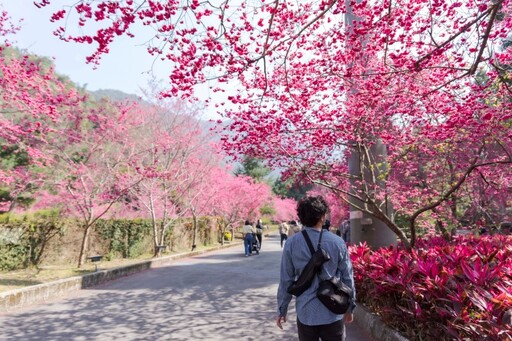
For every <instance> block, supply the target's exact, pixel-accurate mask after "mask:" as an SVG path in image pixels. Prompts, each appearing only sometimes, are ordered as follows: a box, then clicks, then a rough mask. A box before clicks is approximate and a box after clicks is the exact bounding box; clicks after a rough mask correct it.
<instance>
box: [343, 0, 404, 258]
mask: <svg viewBox="0 0 512 341" xmlns="http://www.w3.org/2000/svg"><path fill="white" fill-rule="evenodd" d="M350 2H351V1H350V0H345V5H346V8H347V11H346V14H345V29H346V31H347V32H350V31H351V30H352V28H353V26H354V21H357V17H355V16H354V14H353V13H352V8H351V5H350ZM356 2H357V3H359V2H361V0H356ZM361 39H365V37H361ZM363 44H364V42H363ZM352 92H353V91H352ZM349 145H350V146H351V148H352V150H351V154H350V157H349V159H348V168H349V174H350V193H351V194H354V195H356V196H360V195H362V188H361V187H362V186H361V181H363V182H369V183H373V182H374V181H373V180H372V179H374V178H377V179H378V178H379V177H378V175H379V173H381V172H382V169H379V167H381V168H382V167H387V163H386V158H387V149H386V146H385V145H384V144H383V143H382V141H381V140H380V139H378V138H377V139H376V140H375V141H374V143H373V144H372V145H371V146H369V148H368V149H369V153H368V154H369V156H370V158H369V159H368V158H367V157H366V155H361V150H360V149H359V148H358V146H357V145H356V143H355V142H352V143H349ZM372 172H373V173H372ZM379 185H380V186H385V183H384V182H383V181H380V182H379ZM363 195H364V194H363ZM349 203H350V235H351V237H350V241H351V243H356V244H357V243H360V242H366V243H367V244H368V245H369V246H370V247H371V248H374V249H375V248H379V247H383V246H389V245H394V244H396V243H397V236H396V234H395V233H394V232H393V231H391V230H390V229H389V228H388V227H387V226H386V224H384V223H383V222H382V221H380V220H378V219H377V218H375V217H373V216H371V215H370V214H368V213H366V212H363V211H361V210H360V209H359V208H358V207H363V208H364V207H365V204H364V203H363V202H362V201H361V200H358V199H356V198H355V197H353V196H349ZM383 207H384V209H383V211H384V213H385V214H386V215H387V216H388V217H391V216H392V213H393V208H392V207H391V205H386V206H383Z"/></svg>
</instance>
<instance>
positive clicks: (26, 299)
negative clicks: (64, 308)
mask: <svg viewBox="0 0 512 341" xmlns="http://www.w3.org/2000/svg"><path fill="white" fill-rule="evenodd" d="M240 245H242V243H241V242H235V243H230V244H226V245H219V246H214V247H210V248H207V249H204V250H197V251H192V252H183V253H178V254H174V255H170V256H165V257H160V258H155V259H151V260H147V261H141V262H139V263H135V264H131V265H126V266H120V267H117V268H112V269H105V270H98V271H96V272H93V273H90V274H87V275H82V276H74V277H69V278H63V279H59V280H56V281H51V282H47V283H42V284H37V285H33V286H28V287H25V288H21V289H14V290H9V291H5V292H1V293H0V313H2V312H8V311H12V310H14V309H18V308H21V307H25V306H27V305H30V304H34V303H41V302H45V301H47V300H49V299H52V298H54V297H58V296H61V295H63V294H66V293H69V292H72V291H77V290H81V289H85V288H89V287H92V286H96V285H99V284H102V283H105V282H108V281H111V280H114V279H117V278H120V277H124V276H128V275H131V274H134V273H137V272H141V271H144V270H147V269H150V268H152V267H157V266H161V265H165V264H168V263H171V262H173V261H175V260H177V259H180V258H185V257H191V256H197V255H200V254H203V253H206V252H210V251H215V250H219V249H223V248H228V247H234V246H240Z"/></svg>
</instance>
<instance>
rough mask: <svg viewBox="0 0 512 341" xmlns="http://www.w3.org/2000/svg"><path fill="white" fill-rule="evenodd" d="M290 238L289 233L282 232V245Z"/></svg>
mask: <svg viewBox="0 0 512 341" xmlns="http://www.w3.org/2000/svg"><path fill="white" fill-rule="evenodd" d="M287 239H288V235H287V234H285V233H281V247H283V242H284V241H285V240H287Z"/></svg>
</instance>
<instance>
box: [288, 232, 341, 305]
mask: <svg viewBox="0 0 512 341" xmlns="http://www.w3.org/2000/svg"><path fill="white" fill-rule="evenodd" d="M322 232H323V231H322ZM322 232H320V237H319V239H318V247H317V250H316V251H315V249H314V248H313V244H312V243H311V239H309V236H308V234H307V232H306V230H302V235H303V236H304V239H306V242H307V244H308V247H309V251H310V252H311V259H310V260H309V262H308V264H306V266H305V267H304V269H303V270H302V272H301V273H300V275H299V278H298V279H297V280H296V281H295V282H293V283H292V285H290V287H289V288H288V290H287V291H288V293H289V294H292V295H294V296H296V297H298V296H300V295H302V294H303V293H304V291H306V290H307V289H308V288H309V287H310V286H311V283H313V279H314V278H315V276H316V274H317V273H318V270H319V269H320V268H321V266H322V264H324V263H325V262H327V261H328V260H329V259H331V257H330V256H329V254H328V253H327V252H326V251H325V250H323V249H322V248H321V247H320V241H321V240H322Z"/></svg>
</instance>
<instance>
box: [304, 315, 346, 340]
mask: <svg viewBox="0 0 512 341" xmlns="http://www.w3.org/2000/svg"><path fill="white" fill-rule="evenodd" d="M297 328H298V329H299V340H300V341H318V340H319V339H321V340H322V341H345V324H344V323H343V320H340V321H336V322H333V323H330V324H322V325H318V326H307V325H305V324H302V323H301V322H300V321H299V319H297Z"/></svg>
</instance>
